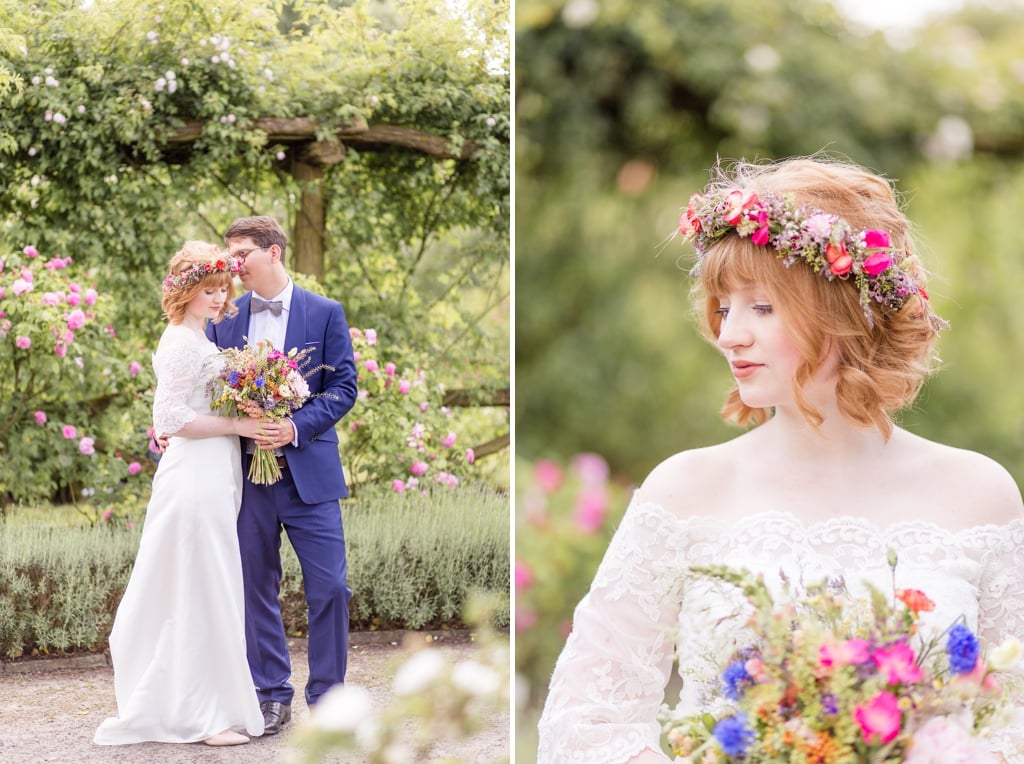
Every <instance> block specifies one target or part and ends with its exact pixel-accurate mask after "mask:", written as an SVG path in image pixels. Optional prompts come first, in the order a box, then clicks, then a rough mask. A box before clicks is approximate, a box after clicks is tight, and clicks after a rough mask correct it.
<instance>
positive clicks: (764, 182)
mask: <svg viewBox="0 0 1024 764" xmlns="http://www.w3.org/2000/svg"><path fill="white" fill-rule="evenodd" d="M731 188H743V189H752V190H754V191H757V192H761V193H764V192H769V191H770V192H774V193H776V194H792V196H793V198H794V199H795V200H796V201H797V203H804V204H808V205H811V206H813V207H816V208H818V209H820V210H823V211H825V212H828V213H831V214H834V215H838V216H839V217H841V218H843V219H844V220H845V221H846V222H847V223H849V224H850V225H851V226H852V227H853V228H854V229H855V230H861V229H867V228H875V229H882V230H885V231H887V232H888V233H889V236H890V238H891V240H892V244H893V246H894V247H895V248H896V249H897V250H898V251H901V252H903V253H904V254H905V255H906V256H907V257H908V259H906V260H904V261H903V262H902V263H901V264H900V267H901V268H903V269H904V270H905V271H907V272H908V273H909V274H910V275H912V276H913V277H914V279H915V280H916V281H917V283H919V284H920V285H921V286H922V287H923V286H925V273H924V270H923V268H922V267H921V265H920V261H919V260H918V258H917V256H916V251H915V248H914V243H913V240H912V238H911V235H910V222H909V221H908V220H907V218H906V216H905V215H904V214H903V212H902V210H901V209H900V205H899V202H898V201H897V198H896V195H895V193H894V191H893V187H892V186H891V185H890V183H889V181H887V180H886V179H885V178H882V177H880V176H879V175H876V174H874V173H872V172H869V171H867V170H865V169H864V168H862V167H859V166H857V165H854V164H851V163H848V162H844V161H841V160H837V159H831V158H822V157H820V156H815V157H798V158H794V159H788V160H783V161H779V162H773V163H769V164H756V163H750V162H744V161H739V162H735V163H731V164H728V165H727V164H724V163H722V162H719V163H717V164H716V165H715V167H714V168H712V180H711V182H710V184H709V186H708V190H709V191H713V190H714V191H717V190H728V189H731ZM766 249H767V248H766V247H764V246H758V245H756V244H752V243H751V241H750V239H743V238H740V237H739V236H737V235H735V234H730V235H728V236H726V237H724V238H723V239H721V240H720V241H718V242H717V243H716V244H714V245H713V246H712V247H710V248H709V249H708V251H707V252H706V253H705V256H704V259H703V262H702V265H701V269H700V273H699V276H698V278H697V280H696V281H695V283H694V285H693V290H692V297H693V301H694V307H695V309H696V311H697V313H698V319H699V323H700V327H701V333H702V335H703V336H704V337H705V339H707V340H708V341H709V342H711V343H712V344H714V345H715V346H716V347H717V339H718V334H719V331H720V329H721V324H722V318H721V315H719V314H717V313H716V312H715V311H716V310H717V309H718V308H719V307H720V304H719V299H718V295H722V294H725V293H727V292H728V291H729V290H730V289H732V288H737V287H744V286H750V285H755V284H756V285H758V286H760V287H762V288H764V289H765V290H766V291H767V293H768V295H769V297H770V298H771V300H772V304H773V306H775V308H776V309H777V310H779V314H780V317H781V319H782V321H783V324H784V326H785V327H786V330H787V331H788V333H789V335H790V337H791V339H792V340H793V342H794V344H795V345H796V346H797V348H798V349H799V352H800V355H801V359H802V360H801V363H800V364H799V365H798V367H797V370H796V373H795V375H794V378H793V390H794V397H795V399H796V403H797V406H798V408H799V410H800V412H801V413H802V414H803V416H804V418H805V419H806V420H807V421H808V422H809V423H810V424H811V426H812V427H818V426H820V425H821V423H822V422H823V421H824V417H823V416H822V414H821V412H820V411H818V410H817V409H816V408H815V407H814V406H812V405H811V404H810V402H809V401H808V400H807V397H806V396H805V395H804V388H805V387H806V385H807V384H808V382H809V381H810V380H811V378H812V377H813V376H814V374H815V373H816V372H817V371H818V369H819V368H820V367H821V365H822V363H823V362H824V361H825V359H826V357H828V356H829V354H830V353H831V352H833V351H835V352H836V355H837V357H838V361H839V368H838V381H837V384H836V397H837V403H838V407H839V411H840V413H841V414H842V415H843V416H844V417H845V418H846V419H848V420H849V421H851V422H853V423H855V424H858V425H861V426H865V427H877V428H878V430H879V431H880V432H881V433H882V434H883V435H884V436H885V437H886V438H888V437H889V436H890V435H891V434H892V428H893V415H894V414H895V412H896V411H898V410H900V409H902V408H904V407H906V406H908V405H910V404H911V403H912V402H913V401H914V399H915V398H916V397H917V394H918V393H919V392H920V390H921V386H922V385H923V384H924V381H925V379H926V378H927V377H928V375H929V374H931V373H932V372H933V371H934V369H935V367H936V365H937V361H938V358H937V356H936V355H935V341H936V339H937V337H938V329H937V328H936V326H935V325H934V324H933V322H932V321H931V320H930V317H929V309H928V307H927V306H926V305H925V304H924V302H923V300H924V299H925V298H924V297H920V296H917V295H914V296H912V297H911V298H910V299H909V300H908V301H907V303H906V304H905V305H903V307H902V308H901V309H899V310H898V311H893V310H889V309H883V307H882V306H880V305H878V304H872V306H871V310H872V317H873V322H874V326H871V325H870V323H869V322H868V320H867V317H866V316H865V313H864V307H863V305H862V304H861V302H860V295H859V292H858V290H857V288H856V287H855V286H854V284H853V283H852V282H850V281H843V280H835V281H828V280H827V279H825V278H823V277H822V276H821V275H819V274H815V273H814V272H813V271H812V270H811V268H810V267H809V266H808V265H807V264H806V263H803V262H797V263H794V264H793V265H792V266H791V267H789V268H787V267H786V266H785V265H784V263H783V262H782V260H780V259H779V258H777V257H773V256H772V254H773V253H772V252H770V251H766ZM721 413H722V416H723V417H724V418H725V419H727V420H729V421H734V422H736V423H737V424H739V425H741V426H746V425H750V424H753V425H757V424H761V423H763V422H765V421H766V420H767V419H768V418H769V416H770V412H769V411H768V410H766V409H756V408H751V407H749V406H747V405H746V404H745V403H743V401H742V400H741V398H740V395H739V390H738V388H737V387H733V389H732V390H731V391H730V392H729V395H728V397H727V399H726V402H725V405H724V406H723V408H722V412H721Z"/></svg>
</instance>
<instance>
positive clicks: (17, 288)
mask: <svg viewBox="0 0 1024 764" xmlns="http://www.w3.org/2000/svg"><path fill="white" fill-rule="evenodd" d="M11 291H13V292H14V294H15V295H17V296H18V297H21V296H22V295H23V294H28V293H29V292H31V291H32V282H31V281H26V280H25V279H15V280H14V283H13V284H11Z"/></svg>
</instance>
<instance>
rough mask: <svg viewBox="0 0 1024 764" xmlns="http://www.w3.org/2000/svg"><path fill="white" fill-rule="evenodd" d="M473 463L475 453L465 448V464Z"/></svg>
mask: <svg viewBox="0 0 1024 764" xmlns="http://www.w3.org/2000/svg"><path fill="white" fill-rule="evenodd" d="M475 461H476V453H475V452H474V451H473V449H472V448H467V449H466V462H467V463H469V464H472V463H473V462H475Z"/></svg>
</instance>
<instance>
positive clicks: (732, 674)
mask: <svg viewBox="0 0 1024 764" xmlns="http://www.w3.org/2000/svg"><path fill="white" fill-rule="evenodd" d="M753 683H754V677H752V676H751V675H750V673H749V672H748V671H747V664H746V661H734V662H733V663H730V664H729V665H728V666H726V667H725V671H723V672H722V692H723V693H725V697H727V698H728V699H729V700H739V699H740V696H742V695H743V693H744V692H745V691H746V689H747V686H748V685H751V684H753Z"/></svg>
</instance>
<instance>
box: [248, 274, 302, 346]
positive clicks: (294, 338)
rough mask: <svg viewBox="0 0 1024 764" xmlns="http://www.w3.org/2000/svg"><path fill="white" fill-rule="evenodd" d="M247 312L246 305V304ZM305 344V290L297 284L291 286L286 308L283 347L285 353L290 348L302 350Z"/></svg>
mask: <svg viewBox="0 0 1024 764" xmlns="http://www.w3.org/2000/svg"><path fill="white" fill-rule="evenodd" d="M246 313H247V314H248V305H247V306H246ZM305 345H306V292H305V291H304V290H302V289H299V287H298V286H297V285H294V284H293V286H292V304H291V305H290V306H289V308H288V327H287V328H286V329H285V332H284V347H283V348H281V349H282V350H283V351H284V352H285V353H287V352H288V351H289V350H291V349H292V348H298V349H299V350H302V348H303V347H305Z"/></svg>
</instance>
